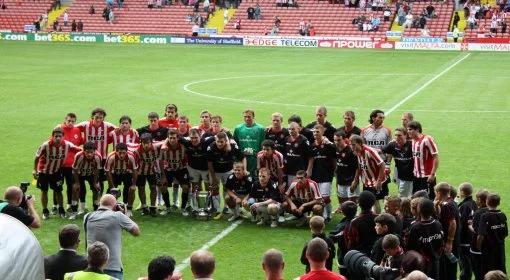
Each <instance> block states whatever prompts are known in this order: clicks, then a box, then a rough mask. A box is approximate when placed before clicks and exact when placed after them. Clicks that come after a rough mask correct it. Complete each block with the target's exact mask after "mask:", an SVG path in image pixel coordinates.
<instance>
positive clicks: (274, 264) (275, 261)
mask: <svg viewBox="0 0 510 280" xmlns="http://www.w3.org/2000/svg"><path fill="white" fill-rule="evenodd" d="M262 267H263V268H264V270H268V271H271V272H275V273H276V272H278V271H280V270H282V269H283V254H282V252H280V251H279V250H276V249H269V250H267V251H266V252H265V253H264V255H263V256H262Z"/></svg>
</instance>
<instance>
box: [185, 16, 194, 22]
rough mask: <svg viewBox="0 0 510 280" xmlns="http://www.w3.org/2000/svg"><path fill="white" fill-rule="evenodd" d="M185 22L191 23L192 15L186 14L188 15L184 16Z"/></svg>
mask: <svg viewBox="0 0 510 280" xmlns="http://www.w3.org/2000/svg"><path fill="white" fill-rule="evenodd" d="M186 21H187V22H189V23H191V22H192V21H193V15H192V14H188V15H187V16H186Z"/></svg>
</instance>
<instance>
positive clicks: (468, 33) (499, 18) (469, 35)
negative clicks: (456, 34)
mask: <svg viewBox="0 0 510 280" xmlns="http://www.w3.org/2000/svg"><path fill="white" fill-rule="evenodd" d="M493 21H496V22H497V27H496V31H497V32H495V33H494V32H491V24H492V22H493ZM503 22H505V23H506V26H505V27H504V28H503V25H502V23H503ZM509 24H510V18H508V17H506V15H505V16H503V14H502V13H501V14H497V15H496V16H495V18H493V17H492V12H491V13H490V14H489V15H487V16H485V18H480V19H477V25H476V26H475V28H473V29H471V28H470V27H469V24H467V25H466V29H465V30H464V39H467V40H470V39H475V38H488V37H489V38H490V37H496V38H510V33H509V28H508V25H509Z"/></svg>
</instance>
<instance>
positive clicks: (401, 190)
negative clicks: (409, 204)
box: [396, 178, 413, 197]
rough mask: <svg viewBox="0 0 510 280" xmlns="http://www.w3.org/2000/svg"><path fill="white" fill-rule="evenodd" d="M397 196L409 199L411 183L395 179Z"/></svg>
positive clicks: (411, 191) (411, 190) (411, 189)
mask: <svg viewBox="0 0 510 280" xmlns="http://www.w3.org/2000/svg"><path fill="white" fill-rule="evenodd" d="M396 181H397V186H398V195H399V196H400V197H411V196H412V195H413V181H404V180H400V179H399V178H396Z"/></svg>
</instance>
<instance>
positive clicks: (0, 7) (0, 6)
mask: <svg viewBox="0 0 510 280" xmlns="http://www.w3.org/2000/svg"><path fill="white" fill-rule="evenodd" d="M0 9H2V10H5V9H7V5H5V0H3V1H2V4H0Z"/></svg>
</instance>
